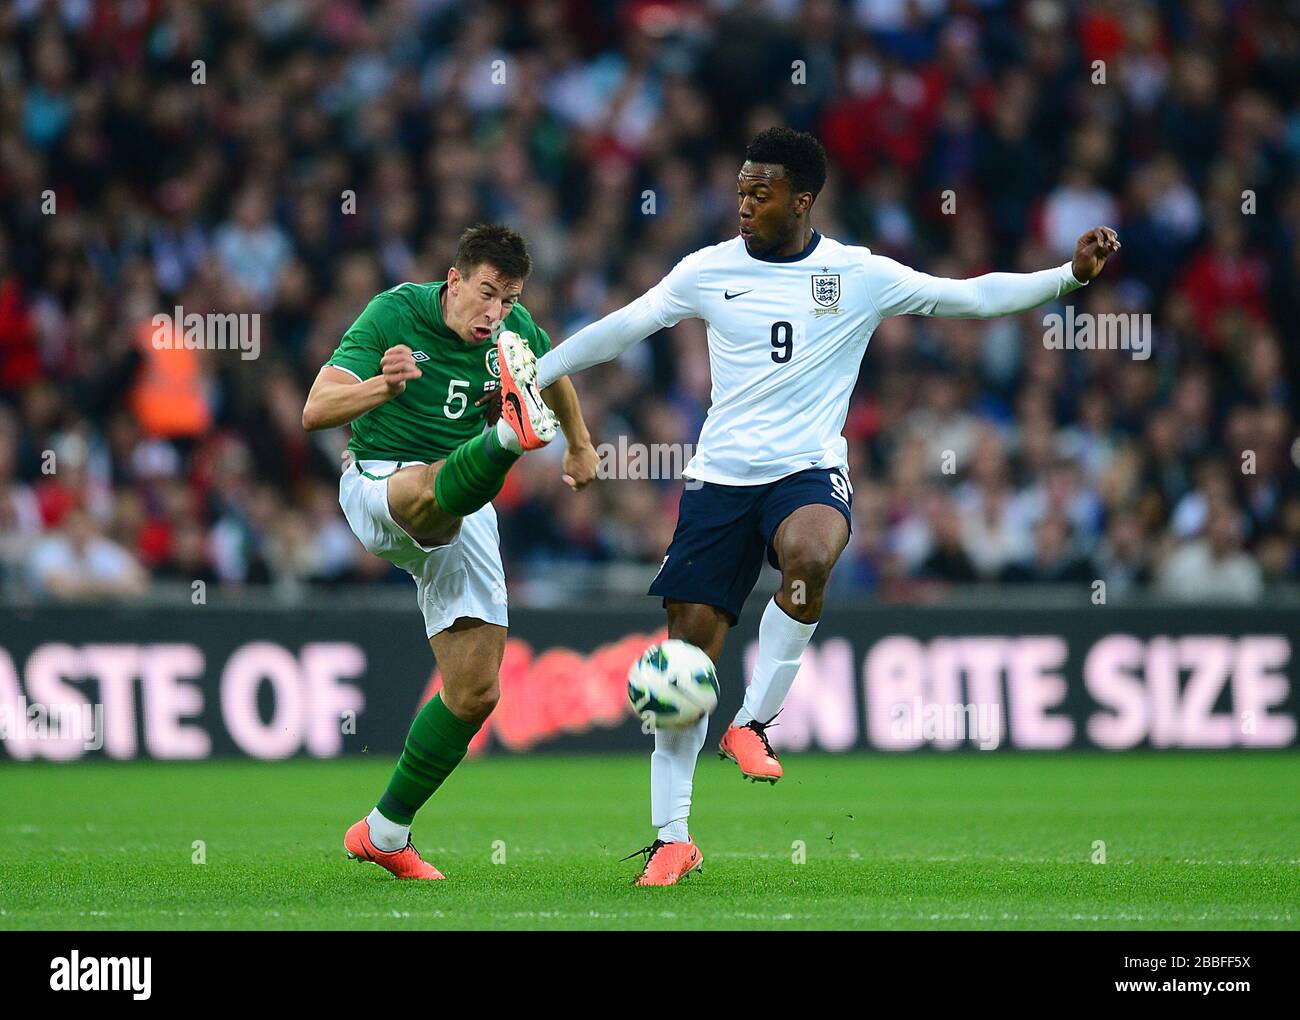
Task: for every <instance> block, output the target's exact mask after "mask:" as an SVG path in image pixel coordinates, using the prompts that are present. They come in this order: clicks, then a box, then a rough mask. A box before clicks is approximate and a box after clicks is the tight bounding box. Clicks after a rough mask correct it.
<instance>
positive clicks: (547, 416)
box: [388, 330, 558, 545]
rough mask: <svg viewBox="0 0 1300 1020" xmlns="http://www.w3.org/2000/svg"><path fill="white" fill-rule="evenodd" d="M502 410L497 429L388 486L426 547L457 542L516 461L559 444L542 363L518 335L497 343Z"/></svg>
mask: <svg viewBox="0 0 1300 1020" xmlns="http://www.w3.org/2000/svg"><path fill="white" fill-rule="evenodd" d="M497 355H498V363H499V364H500V366H501V391H502V410H501V417H500V418H499V419H498V420H497V423H496V425H495V426H494V427H491V428H489V429H487V430H486V431H485V432H482V433H480V434H479V435H477V436H474V437H473V438H472V439H468V440H466V441H465V442H464V443H461V444H460V445H459V446H458V447H456V449H454V450H452V451H451V453H450V454H449V455H448V456H447V458H446V460H442V461H438V462H437V463H434V464H416V465H412V466H411V467H407V468H403V469H402V470H400V471H398V472H396V473H395V474H394V475H393V476H392V477H391V478H389V480H388V508H389V511H390V512H391V513H392V515H393V520H395V521H396V522H397V523H398V524H399V525H401V527H402V529H403V530H404V531H406V533H407V534H409V535H410V536H411V537H412V538H413V539H415V540H416V541H417V542H419V543H420V544H421V545H442V544H443V543H445V542H449V541H451V539H452V538H453V537H454V536H455V534H456V531H457V529H458V528H459V527H460V520H461V518H463V517H468V516H469V515H470V514H472V513H474V512H475V511H476V510H479V509H481V508H482V507H483V506H485V505H486V504H487V503H489V502H491V501H492V499H493V498H494V497H495V496H496V494H497V493H498V492H500V491H501V487H502V486H503V485H504V484H505V480H506V475H507V474H509V472H510V469H511V467H513V466H514V463H515V461H517V460H518V459H519V457H520V456H521V455H522V454H523V452H524V451H525V450H535V449H537V448H538V447H541V446H544V445H546V444H547V443H549V442H550V441H551V440H552V439H554V438H555V433H556V430H557V428H558V422H557V420H556V417H555V414H554V412H552V411H551V409H550V408H549V407H547V406H546V404H545V403H544V402H543V401H542V398H541V394H540V393H539V392H538V391H537V384H536V379H537V360H536V357H535V356H534V354H533V352H532V350H531V348H530V347H529V346H528V344H527V343H526V342H525V341H524V339H523V338H522V337H520V336H519V335H518V334H517V333H514V332H511V331H509V330H503V331H502V332H501V334H500V335H499V336H498V337H497Z"/></svg>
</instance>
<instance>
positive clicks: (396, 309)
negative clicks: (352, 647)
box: [302, 225, 597, 879]
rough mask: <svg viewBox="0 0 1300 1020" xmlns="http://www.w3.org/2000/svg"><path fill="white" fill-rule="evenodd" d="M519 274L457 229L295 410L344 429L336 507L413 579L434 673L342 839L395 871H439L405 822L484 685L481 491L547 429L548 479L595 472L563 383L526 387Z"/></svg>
mask: <svg viewBox="0 0 1300 1020" xmlns="http://www.w3.org/2000/svg"><path fill="white" fill-rule="evenodd" d="M530 268H531V263H530V260H529V257H528V252H527V248H526V247H525V245H524V240H523V238H522V237H520V236H519V235H518V234H516V233H515V232H514V231H512V230H509V229H507V228H506V227H502V226H493V225H479V226H475V227H471V228H470V229H469V230H467V231H465V233H464V234H462V235H461V238H460V243H459V246H458V247H457V251H456V261H455V265H454V266H452V267H451V268H450V269H448V271H447V279H446V280H445V281H444V280H440V281H438V282H436V283H403V284H400V285H399V286H396V287H393V288H392V289H391V290H387V291H384V292H383V293H382V294H379V295H378V296H376V297H375V298H374V299H373V300H371V302H370V303H369V304H368V305H367V306H366V309H365V311H363V312H362V313H361V316H360V317H359V318H358V319H357V321H356V322H354V323H353V324H352V326H351V327H350V328H349V329H348V331H347V332H346V333H344V334H343V339H342V341H341V342H340V343H339V346H338V348H337V349H336V350H335V351H334V353H333V355H332V356H331V357H330V359H329V361H327V362H326V364H325V366H324V367H323V368H322V369H321V370H320V374H319V375H318V376H317V377H316V381H315V383H313V385H312V388H311V393H310V394H308V396H307V404H306V406H305V407H304V408H303V413H302V423H303V427H304V428H306V429H308V430H309V431H312V430H315V429H328V428H335V427H337V426H339V425H342V424H344V423H346V422H351V423H352V439H351V441H350V442H349V443H348V454H347V455H346V456H345V458H344V467H343V473H342V476H341V478H340V481H339V503H340V504H341V505H342V507H343V513H344V516H346V517H347V520H348V524H349V525H351V527H352V530H353V532H355V534H356V536H357V537H358V538H359V539H360V540H361V542H362V543H363V544H364V545H365V547H366V548H367V549H369V550H370V551H371V552H372V553H374V554H375V555H377V556H382V557H383V558H384V559H386V560H388V561H389V562H391V563H394V564H396V565H397V566H399V567H401V568H403V569H404V570H406V571H408V572H409V573H410V574H411V575H412V577H414V578H415V582H416V586H417V589H418V592H419V601H420V608H421V609H422V611H423V613H424V621H425V632H426V633H427V635H428V637H429V645H430V647H431V648H432V649H433V654H434V656H435V657H436V659H437V662H438V668H439V670H440V671H441V673H442V690H441V691H440V692H439V693H438V694H437V695H435V696H434V697H433V699H432V700H430V701H429V702H428V704H426V705H425V706H424V707H423V708H422V709H421V710H420V712H419V714H418V715H417V716H416V717H415V721H414V723H412V725H411V729H410V732H409V733H408V734H407V737H406V746H405V748H404V750H403V751H402V755H401V758H400V759H399V760H398V762H397V768H396V769H395V770H394V772H393V775H392V778H391V779H390V780H389V783H388V789H387V790H385V791H384V794H383V796H382V797H381V798H380V800H379V803H378V804H377V805H376V807H375V809H374V810H373V811H371V812H370V814H369V815H368V816H367V817H366V818H363V819H361V820H360V821H359V822H357V823H356V824H355V825H353V826H352V827H351V828H350V829H348V831H347V835H346V836H345V837H344V846H345V848H346V849H347V851H348V855H349V856H351V857H353V858H355V859H358V860H369V861H374V862H375V863H376V864H379V865H380V866H382V867H384V868H386V869H387V870H389V871H390V872H392V873H393V874H394V875H396V876H397V877H398V878H417V879H439V878H442V877H443V876H442V874H441V873H440V872H439V871H438V870H437V869H436V868H435V867H433V866H432V865H431V864H429V863H428V862H427V861H425V860H423V859H422V858H421V857H420V854H419V852H418V851H417V850H416V849H415V847H414V846H413V845H412V844H411V840H410V826H411V821H412V819H413V818H414V817H415V813H416V812H417V811H418V810H419V809H420V808H421V807H422V806H423V805H424V803H425V802H426V801H427V800H428V799H429V798H430V797H431V796H432V795H433V793H434V791H436V790H437V789H438V787H439V786H441V785H442V783H443V782H444V781H445V780H446V778H447V776H448V775H449V774H450V773H451V771H452V770H453V769H454V768H455V767H456V766H457V765H458V764H459V763H460V761H461V759H462V758H464V757H465V752H466V750H467V749H468V747H469V742H470V739H471V738H472V737H473V736H474V734H475V733H476V732H478V729H479V727H481V726H482V725H483V723H484V721H485V720H486V719H487V717H488V715H489V714H490V713H491V711H492V709H493V708H494V707H495V705H496V702H497V697H498V694H499V688H498V682H497V674H498V671H499V670H500V667H501V658H502V655H503V654H504V652H505V644H506V622H507V619H506V588H505V571H504V569H503V568H502V565H501V551H500V539H499V537H498V535H497V520H496V512H495V511H494V510H493V508H492V504H491V500H492V498H493V497H494V496H495V495H496V494H497V493H498V492H499V491H500V490H501V486H502V484H503V483H504V482H505V477H506V474H507V473H508V472H509V470H510V467H511V465H513V464H514V462H515V461H516V460H518V458H519V457H520V456H521V455H522V454H523V452H524V451H525V450H530V449H536V448H537V447H540V446H543V445H545V444H546V443H547V442H548V441H549V440H550V439H551V438H553V437H554V435H555V432H556V429H557V426H558V428H559V429H562V430H563V432H564V437H565V440H566V441H567V443H568V450H567V452H566V453H565V455H564V464H563V470H564V480H565V481H566V482H567V483H568V484H569V486H570V487H571V488H574V489H580V488H582V487H583V486H585V485H587V484H588V483H589V482H591V480H592V479H593V478H595V476H596V464H597V456H596V451H595V449H594V448H593V447H592V444H591V436H590V435H589V434H588V432H587V427H586V425H585V424H584V423H583V420H582V412H581V410H580V408H579V406H578V398H577V394H576V393H575V392H574V390H573V384H572V383H570V382H569V380H568V379H567V378H560V379H558V380H557V381H556V382H554V383H552V384H551V385H549V386H548V387H547V388H546V389H545V390H544V391H540V393H539V391H538V390H537V387H536V381H535V380H536V359H537V358H538V357H540V356H541V355H543V354H545V353H546V352H547V351H548V350H549V349H550V346H551V341H550V337H548V336H547V335H546V331H545V330H543V329H542V328H541V327H540V326H538V325H537V323H535V322H534V321H533V317H532V316H531V315H529V314H528V311H527V310H526V309H525V308H524V306H523V305H521V304H519V295H520V291H521V290H522V289H523V285H524V281H525V279H526V278H527V276H528V272H529V270H530ZM498 395H499V398H500V409H501V414H500V418H499V419H498V420H497V421H496V423H495V425H492V424H489V423H488V422H487V413H488V410H489V408H490V407H492V406H493V405H494V404H495V399H496V398H497V396H498ZM485 426H486V427H485Z"/></svg>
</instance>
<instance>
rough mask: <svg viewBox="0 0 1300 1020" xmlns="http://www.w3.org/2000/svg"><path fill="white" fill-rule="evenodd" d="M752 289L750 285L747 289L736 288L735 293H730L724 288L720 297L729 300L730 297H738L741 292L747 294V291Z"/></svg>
mask: <svg viewBox="0 0 1300 1020" xmlns="http://www.w3.org/2000/svg"><path fill="white" fill-rule="evenodd" d="M753 289H754V288H753V287H750V288H749V290H738V291H736V293H734V294H733V293H731V291H729V290H724V291H723V292H722V298H723V300H724V301H730V300H731V299H732V298H738V297H740V295H742V294H748V293H749V292H750V291H752V290H753Z"/></svg>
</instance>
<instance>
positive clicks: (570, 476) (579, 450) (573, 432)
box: [542, 375, 600, 492]
mask: <svg viewBox="0 0 1300 1020" xmlns="http://www.w3.org/2000/svg"><path fill="white" fill-rule="evenodd" d="M542 399H543V400H545V401H546V404H547V406H548V407H550V409H551V410H552V411H554V412H555V417H557V418H558V419H559V420H560V429H561V431H562V432H563V433H564V440H565V443H566V444H567V447H568V449H566V450H565V451H564V476H563V477H564V482H565V484H566V485H568V486H569V488H571V489H573V490H574V491H575V492H576V491H577V490H578V489H583V488H586V487H587V486H588V485H590V484H591V483H592V481H594V480H595V478H596V466H597V465H598V464H599V462H600V458H599V457H597V456H596V448H595V447H594V446H592V445H591V433H590V432H588V431H587V423H586V422H585V421H584V420H583V418H582V405H581V404H579V403H578V391H577V390H575V389H574V388H573V383H572V382H570V381H569V377H568V376H567V375H566V376H561V377H560V378H559V379H556V380H555V382H553V383H551V385H550V386H548V387H546V389H544V390H542Z"/></svg>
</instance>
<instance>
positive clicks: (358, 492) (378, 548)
mask: <svg viewBox="0 0 1300 1020" xmlns="http://www.w3.org/2000/svg"><path fill="white" fill-rule="evenodd" d="M413 463H416V462H414V461H401V462H400V465H401V466H402V467H407V466H409V465H411V464H413ZM346 465H347V466H346V467H345V468H344V470H343V474H342V475H341V476H340V478H339V505H340V506H341V507H342V508H343V516H344V517H346V518H347V521H348V524H349V525H350V526H351V527H352V532H353V534H355V535H356V536H357V538H359V539H360V540H361V544H362V545H364V546H365V547H366V548H367V549H368V550H370V552H372V553H374V554H375V555H376V556H382V557H383V558H384V559H386V560H387V561H388V562H389V563H392V564H395V565H396V566H399V567H401V568H402V569H403V570H405V571H406V572H407V573H409V574H410V575H411V576H412V577H414V578H415V585H416V588H417V589H418V592H419V599H420V610H421V612H423V613H424V629H425V633H426V634H427V635H428V636H429V637H433V635H435V634H437V633H438V632H439V631H443V630H446V629H447V628H448V627H450V626H451V625H452V624H453V623H454V622H455V621H456V620H458V619H460V618H461V617H462V616H467V617H471V618H473V619H476V620H485V621H486V622H488V623H495V624H498V625H500V626H502V627H504V626H506V622H507V616H506V572H505V568H504V567H503V566H502V565H501V539H500V537H499V535H498V534H497V512H496V510H494V509H493V507H492V504H491V503H488V504H487V505H486V506H484V507H483V508H482V509H480V510H475V511H474V512H473V513H472V514H470V515H469V516H468V517H466V518H464V519H463V520H462V521H461V523H460V531H459V532H458V533H457V534H456V537H455V538H454V539H453V540H452V541H451V542H449V543H448V544H447V545H439V546H423V545H421V544H420V543H419V542H417V541H416V540H415V539H413V538H412V537H411V536H410V535H408V534H407V533H406V532H405V531H404V530H402V527H401V526H400V525H399V524H398V523H397V522H396V521H394V520H393V515H392V513H391V511H390V510H389V509H388V476H389V475H391V474H392V473H393V472H394V471H396V470H397V469H398V466H399V462H398V461H392V460H363V461H361V462H360V466H361V469H362V471H364V472H365V474H362V473H361V471H358V470H357V465H356V464H355V463H353V462H352V460H351V458H348V459H347V461H346Z"/></svg>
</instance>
